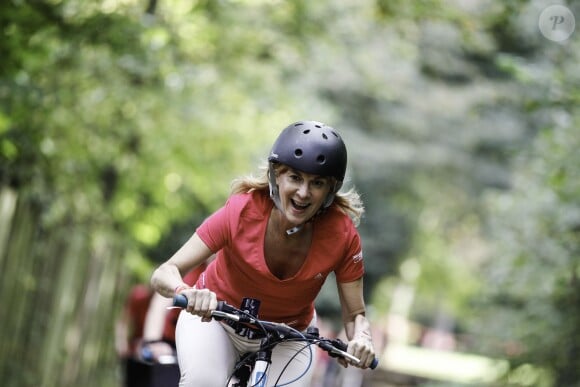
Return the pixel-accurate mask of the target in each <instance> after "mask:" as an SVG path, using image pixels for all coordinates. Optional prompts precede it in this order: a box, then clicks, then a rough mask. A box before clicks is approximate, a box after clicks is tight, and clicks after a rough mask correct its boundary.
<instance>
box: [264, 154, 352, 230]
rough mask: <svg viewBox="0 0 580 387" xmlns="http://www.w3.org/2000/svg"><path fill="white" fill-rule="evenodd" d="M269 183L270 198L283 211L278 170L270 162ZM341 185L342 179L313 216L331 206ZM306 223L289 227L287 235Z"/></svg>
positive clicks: (300, 228)
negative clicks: (277, 180)
mask: <svg viewBox="0 0 580 387" xmlns="http://www.w3.org/2000/svg"><path fill="white" fill-rule="evenodd" d="M268 185H269V186H270V198H271V199H272V201H273V202H274V205H276V208H278V210H280V211H281V212H283V209H282V202H281V200H280V191H279V190H278V184H276V172H275V171H274V168H273V167H272V164H270V166H269V167H268ZM340 187H342V181H337V182H336V184H335V185H334V189H333V190H332V191H331V192H329V194H328V195H327V196H326V199H324V203H323V204H322V208H320V209H319V210H318V212H317V213H316V214H315V215H314V216H313V217H312V218H314V217H315V216H316V215H318V214H319V213H321V212H322V211H324V210H325V209H327V208H328V207H330V205H331V204H332V202H333V201H334V197H335V195H336V193H337V192H338V190H339V189H340ZM312 218H311V219H308V220H307V221H306V222H304V223H308V222H310V221H311V220H312ZM304 223H303V224H299V225H298V226H294V227H292V228H289V229H288V230H286V235H292V234H296V233H297V232H298V231H300V230H302V228H303V227H304Z"/></svg>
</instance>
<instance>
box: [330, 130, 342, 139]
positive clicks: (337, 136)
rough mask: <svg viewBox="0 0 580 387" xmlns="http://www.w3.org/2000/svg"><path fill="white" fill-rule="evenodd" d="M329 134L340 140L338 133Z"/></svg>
mask: <svg viewBox="0 0 580 387" xmlns="http://www.w3.org/2000/svg"><path fill="white" fill-rule="evenodd" d="M331 133H332V134H334V137H336V138H340V137H339V135H338V133H336V132H335V131H332V132H331Z"/></svg>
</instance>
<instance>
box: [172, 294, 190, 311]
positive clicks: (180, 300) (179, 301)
mask: <svg viewBox="0 0 580 387" xmlns="http://www.w3.org/2000/svg"><path fill="white" fill-rule="evenodd" d="M173 306H178V307H180V308H187V297H185V296H184V295H183V294H176V295H175V296H173Z"/></svg>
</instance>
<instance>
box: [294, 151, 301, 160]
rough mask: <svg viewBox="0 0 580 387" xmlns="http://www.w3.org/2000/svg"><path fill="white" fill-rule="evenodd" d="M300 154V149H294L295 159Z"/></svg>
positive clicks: (299, 156)
mask: <svg viewBox="0 0 580 387" xmlns="http://www.w3.org/2000/svg"><path fill="white" fill-rule="evenodd" d="M302 154H303V152H302V149H300V148H298V149H295V150H294V157H296V158H297V159H299V158H301V157H302Z"/></svg>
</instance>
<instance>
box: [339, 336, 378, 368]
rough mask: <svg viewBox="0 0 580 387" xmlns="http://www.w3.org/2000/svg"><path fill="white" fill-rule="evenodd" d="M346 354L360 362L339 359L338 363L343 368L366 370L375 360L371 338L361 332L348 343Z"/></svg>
mask: <svg viewBox="0 0 580 387" xmlns="http://www.w3.org/2000/svg"><path fill="white" fill-rule="evenodd" d="M347 352H348V353H350V354H351V355H353V356H354V357H356V358H357V359H359V360H360V362H359V363H358V364H357V363H354V362H351V361H349V360H346V359H340V360H342V361H340V360H339V363H340V364H342V365H343V366H344V367H347V366H348V365H354V366H355V367H359V368H368V367H370V365H371V363H372V362H373V360H374V358H375V349H374V346H373V341H372V339H371V336H370V335H369V334H368V333H366V332H361V333H359V334H357V335H355V337H353V338H352V340H350V341H349V342H348V349H347Z"/></svg>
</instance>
